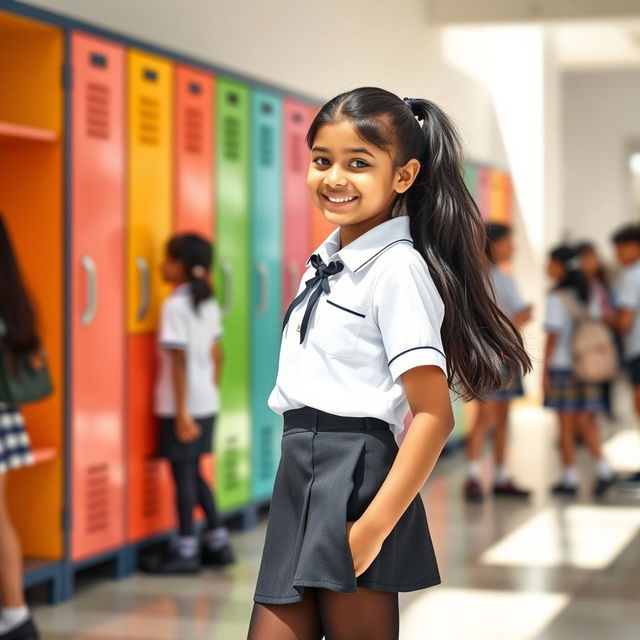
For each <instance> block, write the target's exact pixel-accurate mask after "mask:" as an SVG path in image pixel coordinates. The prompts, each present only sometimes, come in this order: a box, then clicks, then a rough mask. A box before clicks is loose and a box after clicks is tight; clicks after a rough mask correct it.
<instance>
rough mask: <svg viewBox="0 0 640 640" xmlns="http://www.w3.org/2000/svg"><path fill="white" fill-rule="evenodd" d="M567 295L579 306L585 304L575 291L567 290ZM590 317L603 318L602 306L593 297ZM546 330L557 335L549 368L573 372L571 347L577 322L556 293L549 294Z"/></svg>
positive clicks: (590, 303)
mask: <svg viewBox="0 0 640 640" xmlns="http://www.w3.org/2000/svg"><path fill="white" fill-rule="evenodd" d="M566 293H568V294H569V295H570V296H571V297H572V298H573V299H574V301H575V302H576V303H577V304H579V305H582V304H583V303H582V302H581V301H580V300H579V299H578V297H577V296H576V295H575V293H573V291H570V290H566ZM589 316H590V317H591V318H592V319H594V320H598V319H600V317H601V316H602V312H601V310H600V304H599V302H598V299H597V298H596V297H595V296H591V298H590V300H589ZM544 329H545V331H547V332H549V333H555V334H556V335H557V339H556V345H555V348H554V350H553V354H552V355H551V361H550V362H549V367H550V368H551V369H554V370H562V371H569V370H571V369H572V368H573V366H572V360H573V359H572V357H571V346H572V342H573V334H574V332H575V329H576V321H575V319H574V317H573V316H572V315H571V312H570V311H569V309H568V308H567V305H566V304H565V303H564V302H563V301H562V299H561V298H560V296H559V295H558V294H557V293H556V292H555V291H551V292H550V293H548V294H547V304H546V308H545V316H544Z"/></svg>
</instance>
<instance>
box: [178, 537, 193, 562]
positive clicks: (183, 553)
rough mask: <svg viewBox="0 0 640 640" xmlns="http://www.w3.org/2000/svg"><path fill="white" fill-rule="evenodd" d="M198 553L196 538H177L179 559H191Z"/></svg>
mask: <svg viewBox="0 0 640 640" xmlns="http://www.w3.org/2000/svg"><path fill="white" fill-rule="evenodd" d="M197 553H198V538H196V537H195V536H180V537H179V538H178V555H179V556H180V557H181V558H193V557H194V556H195V555H196V554H197Z"/></svg>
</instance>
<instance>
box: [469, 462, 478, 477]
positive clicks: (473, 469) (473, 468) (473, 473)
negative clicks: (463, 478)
mask: <svg viewBox="0 0 640 640" xmlns="http://www.w3.org/2000/svg"><path fill="white" fill-rule="evenodd" d="M467 478H474V479H475V480H479V479H480V463H479V462H477V461H476V460H472V461H471V462H469V463H468V464H467Z"/></svg>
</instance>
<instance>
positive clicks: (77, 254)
mask: <svg viewBox="0 0 640 640" xmlns="http://www.w3.org/2000/svg"><path fill="white" fill-rule="evenodd" d="M71 58H72V64H73V87H74V90H73V93H72V117H73V121H72V134H71V135H72V142H71V145H72V146H71V153H72V157H73V163H72V178H71V180H72V182H71V185H72V187H71V194H72V203H71V211H72V214H71V215H72V234H73V236H72V237H73V241H72V252H73V253H72V312H71V333H72V380H73V384H72V389H71V504H70V509H71V511H72V517H71V558H72V560H74V561H77V560H82V559H84V558H86V557H89V556H93V555H97V554H98V553H103V552H106V551H108V550H110V549H115V548H117V547H119V546H121V545H122V544H124V539H125V538H124V535H125V529H124V526H125V525H124V505H125V502H124V498H125V496H124V491H125V487H124V476H125V469H124V463H125V460H124V451H125V442H124V437H125V431H124V419H125V415H124V393H125V384H124V378H125V361H124V355H125V325H124V299H123V296H122V292H123V290H124V285H125V280H124V240H125V238H124V233H125V226H124V225H125V137H124V136H125V127H124V115H125V113H124V108H125V93H124V88H125V83H124V80H125V78H124V50H123V48H122V47H120V46H118V45H114V44H111V43H107V42H106V41H104V40H99V39H96V38H93V37H89V36H86V35H83V34H79V33H75V34H73V36H72V38H71Z"/></svg>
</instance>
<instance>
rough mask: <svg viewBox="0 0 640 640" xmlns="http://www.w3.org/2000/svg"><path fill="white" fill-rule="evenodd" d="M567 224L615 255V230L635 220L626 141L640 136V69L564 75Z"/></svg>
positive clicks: (573, 234) (575, 233)
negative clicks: (613, 250)
mask: <svg viewBox="0 0 640 640" xmlns="http://www.w3.org/2000/svg"><path fill="white" fill-rule="evenodd" d="M562 118H563V131H564V136H563V141H562V145H563V156H564V170H563V174H564V189H563V190H564V198H563V202H564V215H563V227H564V229H565V231H566V232H569V233H570V234H571V238H572V239H576V240H577V239H581V238H583V237H586V238H587V239H590V240H594V241H596V242H597V243H598V245H599V246H600V247H601V248H602V251H603V252H604V253H605V254H606V256H607V257H609V258H610V257H612V255H613V254H612V250H611V244H610V242H609V236H610V235H611V232H612V231H613V230H615V229H617V228H618V227H620V226H621V225H623V224H625V223H627V222H630V221H631V220H632V219H633V215H634V214H633V211H632V205H631V185H630V183H629V173H628V165H627V164H626V145H627V143H628V142H629V141H630V140H632V139H635V140H636V141H640V70H637V71H635V70H624V71H599V72H572V73H565V74H564V77H563V115H562Z"/></svg>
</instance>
